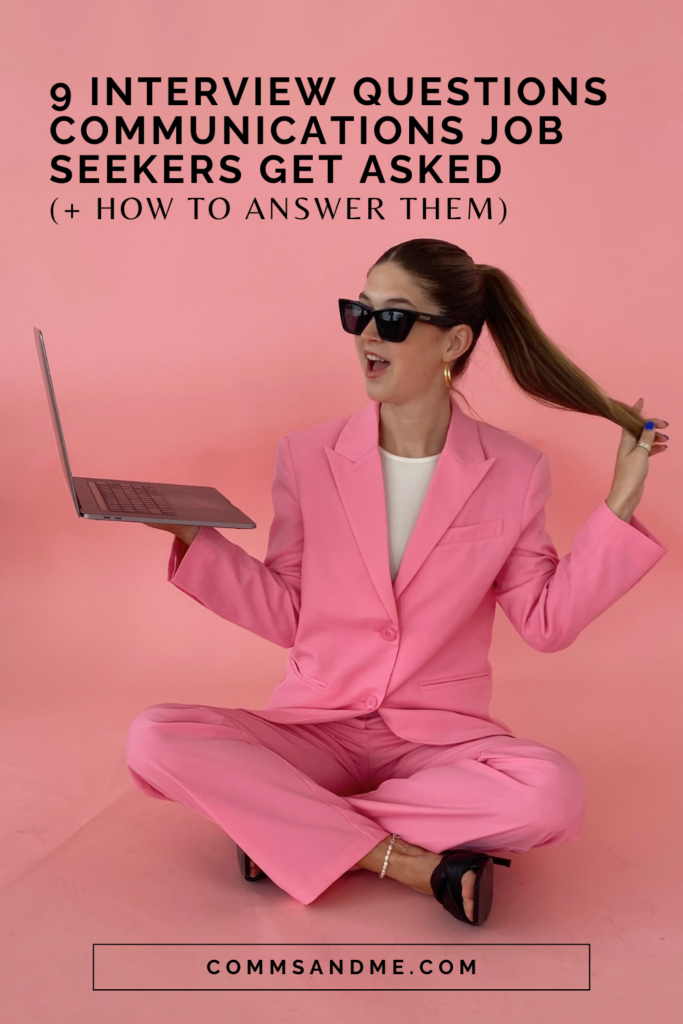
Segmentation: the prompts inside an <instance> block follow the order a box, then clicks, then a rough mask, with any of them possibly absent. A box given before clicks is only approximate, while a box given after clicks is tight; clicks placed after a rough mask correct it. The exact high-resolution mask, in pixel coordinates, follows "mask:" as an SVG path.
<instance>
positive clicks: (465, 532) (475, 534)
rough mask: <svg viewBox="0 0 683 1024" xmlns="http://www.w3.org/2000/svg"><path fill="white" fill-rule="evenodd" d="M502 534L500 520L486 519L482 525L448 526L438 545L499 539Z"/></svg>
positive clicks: (501, 522) (501, 521)
mask: <svg viewBox="0 0 683 1024" xmlns="http://www.w3.org/2000/svg"><path fill="white" fill-rule="evenodd" d="M502 532H503V520H502V519H487V520H485V522H483V523H465V524H463V525H462V526H449V527H448V529H447V530H446V532H445V533H444V534H443V536H442V538H441V540H440V541H439V544H454V543H455V542H456V541H463V540H467V541H469V540H487V539H488V538H489V537H499V536H500V534H501V533H502Z"/></svg>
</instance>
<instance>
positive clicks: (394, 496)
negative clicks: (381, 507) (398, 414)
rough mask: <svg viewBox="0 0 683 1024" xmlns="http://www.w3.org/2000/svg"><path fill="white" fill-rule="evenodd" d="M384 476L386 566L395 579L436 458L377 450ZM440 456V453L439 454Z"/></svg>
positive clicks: (382, 449) (433, 456) (434, 456)
mask: <svg viewBox="0 0 683 1024" xmlns="http://www.w3.org/2000/svg"><path fill="white" fill-rule="evenodd" d="M379 453H380V457H381V459H382V471H383V473H384V491H385V494H386V505H387V526H388V533H389V565H390V568H391V579H392V582H393V580H394V579H395V578H396V574H397V573H398V570H399V566H400V564H401V559H402V558H403V555H404V552H405V549H406V547H407V546H408V541H409V539H410V535H411V533H412V532H413V527H414V526H415V523H416V522H417V517H418V515H419V512H420V509H421V508H422V502H423V501H424V499H425V495H426V493H427V489H428V487H429V483H430V481H431V479H432V474H433V472H434V470H435V469H436V462H437V459H438V458H439V455H427V456H425V458H423V459H411V458H406V457H405V456H403V455H392V454H391V452H387V451H385V450H384V448H382V447H381V445H380V447H379ZM439 454H440V453H439Z"/></svg>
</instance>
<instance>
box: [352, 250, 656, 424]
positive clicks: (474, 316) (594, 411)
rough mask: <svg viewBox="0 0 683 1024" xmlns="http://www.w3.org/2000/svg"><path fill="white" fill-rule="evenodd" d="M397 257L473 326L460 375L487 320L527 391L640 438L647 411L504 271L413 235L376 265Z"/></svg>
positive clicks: (438, 300) (442, 306)
mask: <svg viewBox="0 0 683 1024" xmlns="http://www.w3.org/2000/svg"><path fill="white" fill-rule="evenodd" d="M389 262H391V263H396V264H397V265H398V266H400V267H401V268H402V269H403V270H405V271H407V272H408V273H409V274H411V275H412V276H413V277H415V278H416V279H417V280H418V281H419V283H420V284H421V286H422V287H423V289H424V290H425V292H426V293H427V295H428V296H429V298H430V299H431V301H432V302H433V303H435V304H436V305H437V306H438V307H439V311H440V313H441V314H442V315H443V316H448V317H451V318H452V319H454V320H455V321H456V323H458V324H468V325H469V326H470V327H471V328H472V331H473V334H474V339H473V342H472V344H471V345H470V347H469V348H468V349H467V351H466V352H463V354H462V355H461V356H459V357H458V358H457V359H456V360H455V361H454V362H453V363H452V364H451V374H452V379H453V381H456V380H458V379H459V378H460V377H462V375H463V374H464V372H465V370H466V368H467V364H468V363H469V361H470V358H471V356H472V353H473V351H474V348H475V345H476V343H477V339H478V338H479V335H480V334H481V332H482V330H483V327H484V324H486V326H487V327H488V329H489V332H490V334H491V337H492V338H493V340H494V342H495V345H496V348H497V349H498V352H499V353H500V356H501V357H502V359H503V362H504V363H505V365H506V366H507V368H508V370H509V372H510V374H511V375H512V377H513V379H514V380H515V381H516V383H517V384H518V385H519V387H520V388H521V389H522V390H523V391H526V392H527V394H529V395H531V396H532V397H533V398H535V399H536V400H537V401H538V402H540V403H541V404H542V405H548V406H551V407H552V408H555V409H569V410H572V411H573V412H583V413H587V414H588V415H589V416H603V417H604V418H605V419H608V420H612V421H613V422H614V423H618V424H619V426H621V427H624V428H625V429H626V430H628V431H629V432H630V433H631V434H632V435H633V436H634V437H635V438H639V437H640V435H641V433H642V430H643V427H644V425H645V420H644V419H643V417H642V416H641V415H640V414H639V413H637V412H636V411H635V409H633V408H632V407H631V406H630V405H627V404H626V403H625V402H620V401H618V399H615V398H610V397H609V396H608V395H606V394H605V392H604V391H602V389H601V388H600V387H598V385H597V384H596V383H595V382H594V381H593V380H591V378H590V377H589V376H588V374H586V373H584V372H583V370H581V369H580V368H579V367H578V366H576V364H575V363H573V362H572V361H571V359H569V358H568V356H566V355H565V354H564V352H563V351H562V350H561V349H560V348H559V347H558V346H557V345H556V344H555V342H553V341H551V339H550V338H549V337H548V336H547V335H546V334H545V333H544V332H543V331H542V330H541V328H540V327H539V325H538V323H537V322H536V319H535V317H534V315H533V313H532V312H531V310H530V309H529V307H528V306H527V304H526V302H525V300H524V298H523V297H522V295H521V292H520V290H519V288H518V287H517V285H516V284H515V282H514V281H513V280H512V278H511V277H509V276H508V275H507V274H506V273H505V272H504V271H503V270H500V269H499V268H498V267H491V266H488V265H487V264H485V263H475V262H474V261H473V259H472V257H471V256H470V255H469V254H468V253H466V252H465V250H464V249H461V248H460V247H459V246H457V245H454V244H453V243H452V242H447V241H444V240H443V239H439V238H412V239H410V240H408V241H406V242H401V243H399V244H398V245H394V246H392V247H391V248H390V249H387V251H386V252H384V253H382V255H381V256H380V257H379V259H378V260H376V261H375V263H374V264H373V267H374V266H377V265H378V264H380V263H389ZM370 270H372V267H371V268H370Z"/></svg>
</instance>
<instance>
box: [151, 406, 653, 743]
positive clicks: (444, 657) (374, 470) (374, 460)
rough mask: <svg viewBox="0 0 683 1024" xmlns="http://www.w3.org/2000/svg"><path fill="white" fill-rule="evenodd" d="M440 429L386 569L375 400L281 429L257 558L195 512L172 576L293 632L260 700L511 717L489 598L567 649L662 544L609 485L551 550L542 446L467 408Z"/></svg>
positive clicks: (491, 729) (222, 607) (424, 722)
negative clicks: (263, 543)
mask: <svg viewBox="0 0 683 1024" xmlns="http://www.w3.org/2000/svg"><path fill="white" fill-rule="evenodd" d="M451 409H452V413H451V419H450V424H449V428H448V435H447V437H446V443H445V446H444V449H443V451H442V453H441V456H440V458H439V459H438V461H437V463H436V469H435V471H434V475H433V477H432V480H431V483H430V486H429V490H428V492H427V495H426V498H425V501H424V504H423V506H422V508H421V510H420V515H419V517H418V520H417V523H416V525H415V528H414V531H413V533H412V535H411V537H410V540H409V543H408V547H407V549H406V552H405V555H404V557H403V561H402V562H401V566H400V569H399V572H398V575H397V577H396V579H395V580H394V583H393V585H392V581H391V576H390V569H389V550H388V535H387V516H386V505H385V494H384V481H383V475H382V465H381V461H380V454H379V448H378V438H379V403H378V402H375V401H370V402H368V403H367V404H366V405H365V406H364V407H363V408H362V409H360V410H359V411H358V412H355V413H353V414H351V415H347V416H343V417H341V418H339V419H335V420H333V421H331V422H328V423H322V424H319V425H316V426H312V427H306V428H304V429H302V430H295V431H293V432H292V433H290V434H287V435H286V436H284V437H282V438H280V439H279V441H278V446H277V455H276V465H275V475H274V481H273V490H272V496H273V509H274V516H273V520H272V524H271V527H270V533H269V538H268V549H267V553H266V556H265V558H264V560H263V561H262V562H261V561H259V560H258V559H257V558H254V557H252V556H251V555H249V554H247V552H245V551H244V550H243V548H241V547H240V546H239V545H238V544H235V543H233V541H231V540H228V539H227V537H225V536H224V535H223V534H221V533H219V532H218V531H217V530H215V529H213V528H212V527H202V528H201V529H200V530H199V533H198V534H197V537H196V539H195V540H194V541H193V543H192V545H191V546H190V548H189V550H188V551H187V553H186V554H185V557H184V558H183V559H182V561H180V562H179V550H180V549H179V546H178V542H177V541H176V540H174V543H173V549H172V552H171V558H170V561H169V566H168V580H169V581H170V582H171V583H173V585H174V586H176V587H178V588H179V589H180V590H182V591H184V592H185V593H186V594H189V595H190V597H193V598H194V599H195V600H196V601H199V602H200V603H201V604H202V605H204V606H205V607H206V608H209V609H210V610H211V611H213V612H215V613H216V614H217V615H220V616H221V617H222V618H224V619H227V620H228V621H230V622H233V623H236V624H237V625H239V626H243V627H244V628H245V629H248V630H250V631H251V632H253V633H256V634H257V635H258V636H261V637H264V638H265V639H266V640H270V641H272V642H273V643H275V644H279V645H280V646H281V647H286V648H291V652H290V655H289V659H288V662H287V666H286V670H285V674H284V677H283V678H282V679H281V680H280V682H279V683H278V684H277V686H276V687H275V689H274V691H273V693H272V694H271V696H270V698H269V699H268V701H267V703H266V704H265V706H264V708H263V709H262V710H260V711H259V712H258V714H260V715H261V716H262V717H264V718H267V719H269V720H271V721H275V722H284V723H295V722H325V721H332V720H335V719H342V718H347V717H351V716H355V715H362V714H367V713H368V712H369V711H373V710H375V709H377V710H378V711H379V713H380V715H381V716H382V717H383V718H384V719H385V721H386V722H387V724H388V725H389V727H390V728H391V729H392V730H393V731H394V732H395V733H397V734H398V735H399V736H402V737H405V738H407V739H411V740H415V741H417V742H422V743H436V744H450V743H456V742H460V741H462V740H469V739H476V738H480V737H483V736H491V735H495V734H501V733H502V734H507V735H513V733H512V732H511V730H510V728H509V727H508V726H507V725H506V724H505V723H504V722H501V721H499V720H497V719H495V718H492V717H491V716H490V715H489V711H488V708H489V701H490V696H491V684H492V678H491V666H490V663H489V660H488V653H489V648H490V643H491V633H492V627H493V620H494V614H495V609H496V604H499V605H500V606H501V608H502V609H503V611H504V612H505V614H506V615H507V616H508V618H509V619H510V621H511V622H512V624H513V625H514V627H515V629H516V630H517V631H518V632H519V633H520V635H521V636H522V637H523V638H524V640H526V642H527V643H528V644H530V645H531V647H534V648H535V649H536V650H539V651H546V652H551V651H560V650H562V649H563V648H565V647H568V646H569V645H570V644H571V643H572V642H573V641H574V639H575V638H576V636H577V635H578V634H579V633H580V631H581V630H582V629H583V628H584V627H585V626H587V625H588V623H589V622H592V621H593V619H595V618H596V617H597V616H598V615H600V614H601V612H603V611H605V609H606V608H609V607H610V605H612V604H614V602H615V601H616V600H617V599H618V598H619V597H621V595H622V594H625V593H626V592H627V591H628V590H630V588H631V587H632V586H633V585H634V584H635V583H636V582H637V581H638V580H639V579H640V578H641V577H642V576H644V575H645V573H647V572H648V571H649V570H650V569H651V568H652V567H653V566H654V565H655V563H656V562H658V561H659V559H660V558H661V557H662V556H663V555H664V554H665V553H666V551H667V550H668V549H667V548H665V547H664V546H663V545H662V544H661V543H660V542H659V541H658V540H657V539H656V538H655V537H654V536H653V535H652V534H651V533H650V532H649V531H648V530H647V529H646V528H645V527H644V526H643V524H642V523H641V522H640V521H639V520H638V519H636V517H635V516H633V517H632V518H631V521H630V523H626V522H624V520H622V519H620V518H619V517H618V516H617V515H615V514H614V513H613V512H612V511H611V509H610V508H609V507H608V506H607V504H606V503H605V502H604V501H603V502H602V503H601V504H600V505H599V506H598V507H597V508H596V510H595V511H594V512H593V513H592V515H591V516H590V517H589V519H588V520H587V521H586V522H585V523H584V524H583V526H582V527H581V528H580V530H579V531H578V533H577V534H576V537H575V538H574V542H573V544H572V547H571V550H570V551H569V552H568V553H567V554H566V555H564V557H563V558H558V555H557V552H556V550H555V547H554V545H553V542H552V541H551V539H550V537H549V536H548V534H547V533H546V530H545V504H546V502H547V500H548V498H549V496H550V493H551V482H550V469H549V463H548V457H547V456H546V455H545V454H544V453H542V452H540V451H539V450H538V449H536V448H534V447H533V446H532V445H530V444H527V443H526V442H524V441H521V440H519V439H518V438H517V437H515V436H513V435H512V434H509V433H507V432H506V431H504V430H500V429H498V428H497V427H494V426H491V425H489V424H487V423H480V422H478V421H476V420H474V419H473V418H472V417H470V416H468V415H466V414H465V413H464V412H463V411H462V410H461V409H460V407H459V406H458V404H457V402H456V400H455V397H454V396H451Z"/></svg>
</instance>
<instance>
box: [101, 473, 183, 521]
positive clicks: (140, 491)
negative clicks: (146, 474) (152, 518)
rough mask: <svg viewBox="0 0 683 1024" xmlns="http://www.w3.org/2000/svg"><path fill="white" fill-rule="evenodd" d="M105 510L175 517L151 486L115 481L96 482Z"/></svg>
mask: <svg viewBox="0 0 683 1024" xmlns="http://www.w3.org/2000/svg"><path fill="white" fill-rule="evenodd" d="M95 483H96V484H97V486H98V488H99V490H100V493H101V495H102V497H103V498H104V502H105V504H106V506H107V509H108V510H109V511H110V512H128V513H132V514H136V513H139V514H141V515H144V514H145V512H150V513H152V515H156V516H175V514H176V512H175V509H174V508H173V507H172V506H171V505H169V504H168V502H167V501H166V499H165V498H164V497H163V495H162V494H160V493H159V491H157V489H156V488H155V487H153V486H152V484H129V483H119V482H118V481H116V480H112V481H111V482H110V481H109V480H96V481H95Z"/></svg>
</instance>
